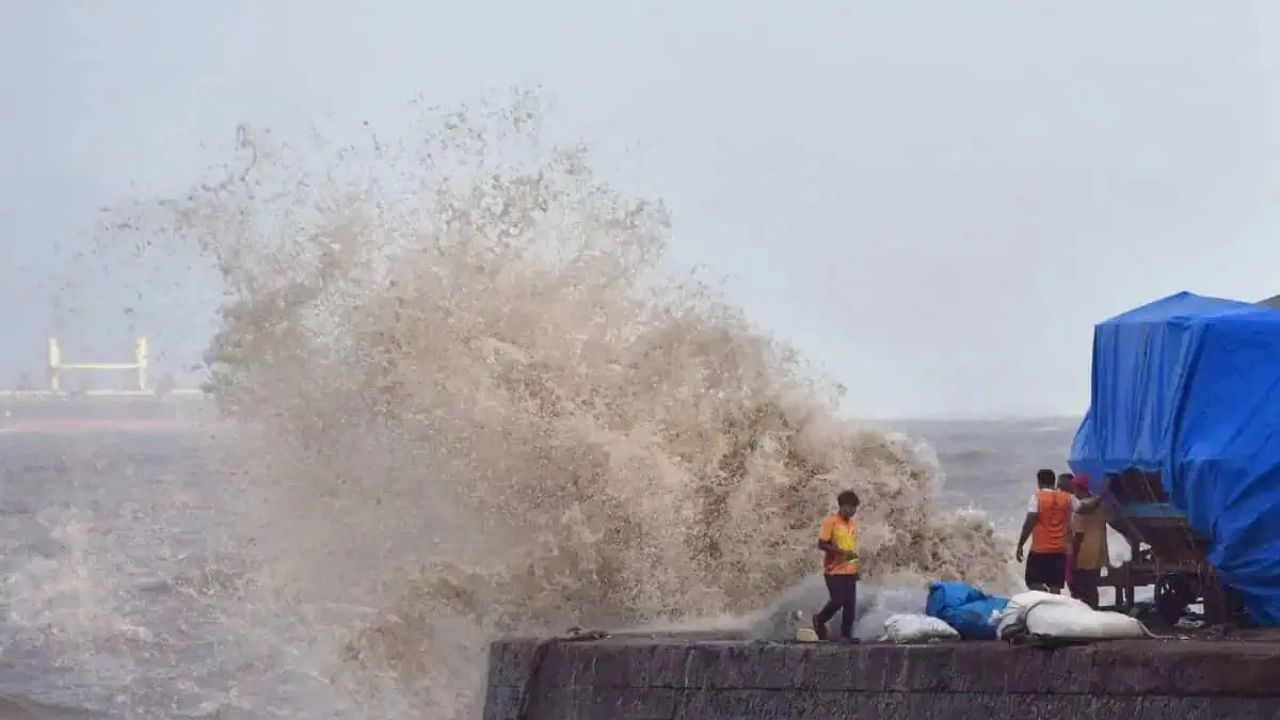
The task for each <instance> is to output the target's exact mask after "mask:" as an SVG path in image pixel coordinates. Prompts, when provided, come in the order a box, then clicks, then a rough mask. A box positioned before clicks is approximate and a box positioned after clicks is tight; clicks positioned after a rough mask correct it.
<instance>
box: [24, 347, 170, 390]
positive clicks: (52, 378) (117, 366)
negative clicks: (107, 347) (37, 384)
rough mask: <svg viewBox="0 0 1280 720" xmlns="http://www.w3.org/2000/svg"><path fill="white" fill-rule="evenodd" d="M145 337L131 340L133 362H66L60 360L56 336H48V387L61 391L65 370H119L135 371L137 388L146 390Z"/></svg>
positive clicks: (60, 355) (60, 350)
mask: <svg viewBox="0 0 1280 720" xmlns="http://www.w3.org/2000/svg"><path fill="white" fill-rule="evenodd" d="M147 358H148V353H147V339H146V338H144V337H140V338H138V339H137V340H134V341H133V362H128V363H107V362H81V363H66V362H63V361H62V348H61V347H59V346H58V338H56V337H51V338H49V365H48V372H49V389H50V390H51V391H53V392H55V393H56V392H61V391H62V373H63V371H65V370H92V371H100V370H120V371H125V372H133V373H137V384H138V387H137V389H138V390H139V391H141V392H146V391H147Z"/></svg>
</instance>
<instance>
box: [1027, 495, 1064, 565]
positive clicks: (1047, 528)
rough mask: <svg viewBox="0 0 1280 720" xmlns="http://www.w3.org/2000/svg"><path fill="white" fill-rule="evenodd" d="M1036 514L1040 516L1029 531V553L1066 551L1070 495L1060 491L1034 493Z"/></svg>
mask: <svg viewBox="0 0 1280 720" xmlns="http://www.w3.org/2000/svg"><path fill="white" fill-rule="evenodd" d="M1036 513H1037V514H1038V515H1039V516H1040V518H1039V520H1038V521H1036V526H1035V528H1034V529H1033V530H1032V531H1031V552H1038V553H1059V552H1066V551H1067V528H1069V527H1070V526H1071V495H1070V494H1069V493H1065V492H1062V491H1061V490H1041V491H1039V492H1037V493H1036Z"/></svg>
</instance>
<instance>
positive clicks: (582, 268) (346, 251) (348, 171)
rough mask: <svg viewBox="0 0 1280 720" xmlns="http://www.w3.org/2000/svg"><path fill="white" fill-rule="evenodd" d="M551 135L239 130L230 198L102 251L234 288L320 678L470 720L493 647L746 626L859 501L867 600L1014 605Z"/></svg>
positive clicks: (920, 491) (287, 570) (384, 703)
mask: <svg viewBox="0 0 1280 720" xmlns="http://www.w3.org/2000/svg"><path fill="white" fill-rule="evenodd" d="M540 118H541V109H540V107H539V105H538V103H537V100H536V98H534V97H531V96H521V97H520V98H518V99H517V100H516V101H515V102H513V103H511V104H509V105H503V106H500V107H497V108H496V109H484V110H481V111H479V112H473V113H446V114H441V115H432V116H430V117H429V118H428V119H427V120H425V121H424V128H423V131H422V134H421V135H420V136H418V137H412V138H405V139H403V140H400V141H397V142H389V141H388V140H387V139H386V138H376V137H375V136H373V135H371V136H370V137H369V138H368V139H367V142H358V143H354V144H351V145H347V146H343V147H340V148H338V149H337V151H336V152H333V153H332V154H331V155H328V156H324V158H322V156H321V155H319V154H318V153H317V152H308V153H300V152H298V151H297V150H294V149H291V148H289V147H288V146H286V145H282V144H278V143H272V142H270V141H269V138H266V137H264V136H262V135H260V134H254V133H252V132H250V131H242V132H241V134H240V135H239V156H238V158H237V160H236V163H233V164H232V167H233V170H232V171H231V172H228V173H227V175H226V177H225V179H221V180H217V181H214V182H210V183H206V184H203V185H201V186H199V187H197V188H195V189H194V190H193V191H192V192H191V193H190V195H188V196H187V197H184V198H182V199H179V200H175V201H167V202H165V203H161V204H158V205H149V206H139V207H137V208H133V209H131V210H130V211H129V213H127V215H128V217H127V218H126V219H125V222H121V223H118V224H116V225H115V226H114V228H115V230H114V231H115V232H144V233H149V234H152V235H156V236H163V237H166V238H169V239H170V240H171V241H172V240H180V241H187V242H194V243H195V244H196V246H198V247H199V248H200V250H201V252H202V253H204V255H205V256H206V257H208V258H209V259H210V260H211V261H212V263H213V266H214V267H216V269H217V271H218V272H219V274H220V275H221V278H222V283H223V285H224V287H225V289H226V296H225V302H224V305H223V307H222V310H221V316H222V325H221V328H220V330H219V332H218V334H217V336H216V338H215V339H214V340H213V342H212V344H211V347H210V349H209V353H208V364H209V368H210V378H211V379H210V389H211V390H212V392H213V393H214V395H215V396H216V398H217V400H218V402H219V404H220V406H221V408H222V410H223V411H224V413H225V414H226V415H228V416H229V417H230V418H232V419H234V420H235V421H236V424H237V427H238V428H239V432H240V433H241V437H240V439H239V441H238V442H240V443H241V449H240V456H241V461H242V462H243V464H244V468H245V472H244V476H243V478H244V486H243V487H242V488H238V489H236V490H235V492H239V493H241V495H242V503H241V504H242V506H243V507H242V510H243V515H244V518H245V533H246V537H251V543H250V542H249V541H248V540H246V544H245V546H244V548H243V550H244V552H245V553H246V554H252V555H253V557H254V558H255V561H256V562H258V563H259V565H258V567H259V575H260V578H259V580H260V582H259V583H257V584H258V585H259V586H261V587H263V588H267V589H269V590H270V591H271V593H272V597H273V606H274V607H275V608H277V609H278V611H279V612H281V613H284V614H291V615H293V616H294V617H295V618H298V619H300V622H299V625H300V626H301V630H302V633H303V634H304V635H309V636H310V638H311V639H312V640H313V641H314V642H313V643H312V645H311V652H312V653H318V654H320V655H323V656H325V657H312V658H311V659H310V660H309V662H312V663H314V665H315V666H316V667H321V666H324V665H325V663H326V662H330V661H331V662H332V663H333V664H332V665H331V666H330V667H329V671H330V672H332V677H333V678H334V681H335V682H340V683H342V684H343V685H344V686H346V687H347V688H348V689H349V690H350V692H351V693H352V694H353V697H356V698H357V699H358V700H359V701H360V702H361V703H364V704H365V706H366V707H367V708H368V709H369V714H370V715H371V716H372V715H376V714H377V713H378V712H386V711H387V709H388V708H390V707H392V705H391V704H388V703H391V702H393V700H392V698H391V697H390V696H392V695H394V696H396V697H395V699H394V702H396V703H403V706H404V707H412V708H413V709H414V710H415V711H416V712H417V713H418V714H420V715H421V716H422V717H427V718H454V717H469V716H472V715H474V713H475V711H476V707H477V706H476V702H477V698H478V694H477V692H478V689H479V688H480V683H481V674H482V672H483V657H484V655H483V652H484V643H485V642H486V641H487V640H488V639H489V638H491V637H493V636H494V635H497V634H501V633H510V632H526V633H527V632H551V631H559V630H563V629H564V628H566V627H568V626H570V625H584V626H592V627H603V628H611V627H621V626H639V625H644V624H653V623H664V624H671V623H693V624H696V623H697V621H698V619H699V618H715V617H725V616H728V617H743V616H749V615H750V614H751V613H752V612H753V611H756V610H758V609H759V608H760V607H762V606H763V605H765V604H767V603H769V602H771V601H772V599H773V598H775V597H777V596H778V595H779V593H783V592H784V591H786V590H787V589H788V588H792V587H795V586H796V584H797V583H800V582H802V581H804V580H805V578H806V577H809V576H811V575H812V574H813V573H814V572H815V570H816V568H817V565H818V562H817V561H818V558H817V552H816V549H815V542H816V540H815V532H816V525H817V522H818V521H819V520H820V518H821V517H822V515H823V514H825V513H826V512H829V510H830V508H831V506H832V502H833V501H832V498H833V497H834V494H835V492H837V491H838V490H840V489H844V488H846V487H851V488H854V489H855V490H857V491H858V492H859V494H860V495H861V496H862V500H863V505H862V509H861V511H860V515H859V517H860V520H861V523H862V527H863V528H864V536H863V549H862V554H863V557H864V562H865V567H866V575H867V582H868V583H873V584H874V582H875V578H876V577H878V576H886V575H894V576H895V577H902V576H903V575H904V574H907V575H909V576H910V577H914V578H920V579H921V582H923V579H924V578H933V577H937V578H960V579H965V580H970V581H974V582H979V583H986V584H990V583H1000V582H1003V580H1004V571H1005V566H1006V557H1007V548H1005V547H1004V546H1003V545H1002V544H1001V543H1000V542H999V541H998V540H997V539H996V537H995V535H994V533H993V531H992V529H991V527H990V525H989V524H988V523H987V522H986V521H985V519H983V518H982V517H978V516H974V515H957V516H941V515H939V514H937V513H936V511H935V509H934V507H933V502H932V498H933V494H934V492H935V490H936V487H935V484H936V481H937V477H938V468H937V465H936V460H934V459H933V457H932V455H931V454H930V453H929V452H927V451H925V450H922V448H920V447H917V446H916V445H914V444H912V443H911V442H909V441H907V440H906V439H905V438H901V437H894V436H889V435H886V434H884V433H882V432H880V431H878V430H875V429H873V428H869V427H864V426H861V425H859V424H856V423H853V422H851V421H849V420H846V419H844V418H842V417H841V416H840V415H839V413H838V412H837V405H838V402H839V396H838V393H837V392H835V391H834V390H833V389H831V388H828V387H826V386H825V385H824V384H822V383H820V382H817V381H815V380H812V379H811V378H810V377H809V375H808V373H807V371H806V368H805V366H804V365H803V363H802V362H801V361H799V360H798V359H797V358H796V357H795V356H794V354H793V353H792V352H791V351H790V350H788V349H787V348H786V347H784V346H782V345H780V344H779V343H778V342H776V341H774V340H772V339H771V338H769V337H768V336H767V335H765V334H763V333H761V332H759V331H758V330H756V329H755V328H753V327H752V326H751V325H750V323H749V322H748V321H747V320H746V318H744V317H743V315H742V314H741V313H740V312H739V311H738V310H737V309H736V308H734V307H733V306H731V305H730V304H728V303H726V302H725V301H724V300H723V299H722V298H721V297H720V296H719V295H718V293H716V292H714V291H713V290H712V289H709V288H708V287H706V286H704V285H702V284H699V283H697V282H694V281H684V282H669V281H667V280H665V279H664V278H663V277H662V276H661V275H660V273H659V272H658V261H659V259H660V258H661V257H662V253H663V249H664V247H665V245H666V243H667V240H668V236H669V232H670V228H669V216H668V213H667V211H666V210H665V208H664V207H663V205H662V204H661V203H659V202H655V201H651V200H647V199H637V198H630V197H627V196H625V195H623V194H622V193H620V192H618V191H616V190H614V189H613V188H611V187H610V186H609V184H608V183H606V182H605V181H604V180H602V179H601V178H600V177H598V176H597V175H596V173H594V172H593V170H592V166H591V163H590V154H589V153H588V152H587V150H586V149H585V148H584V147H582V146H580V145H569V146H564V145H556V144H553V143H548V142H546V141H545V140H544V139H543V138H542V137H541V135H540V129H541V122H540ZM855 404H856V402H855Z"/></svg>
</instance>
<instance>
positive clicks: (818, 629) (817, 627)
mask: <svg viewBox="0 0 1280 720" xmlns="http://www.w3.org/2000/svg"><path fill="white" fill-rule="evenodd" d="M813 633H814V634H815V635H817V636H818V639H819V640H826V639H827V624H826V623H823V622H818V618H817V617H814V618H813Z"/></svg>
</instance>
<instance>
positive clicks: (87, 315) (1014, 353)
mask: <svg viewBox="0 0 1280 720" xmlns="http://www.w3.org/2000/svg"><path fill="white" fill-rule="evenodd" d="M9 16H10V17H9V18H8V22H7V23H5V25H4V27H2V28H0V61H3V62H0V85H2V86H3V88H4V90H5V92H6V95H7V98H8V100H9V104H8V106H9V112H7V113H6V114H5V117H4V118H3V119H0V128H2V129H3V133H0V153H3V155H4V157H6V158H7V159H8V162H6V163H5V164H4V165H3V166H2V167H0V237H2V238H3V240H2V241H0V263H2V264H3V267H4V271H3V273H2V274H0V308H4V309H5V310H6V311H7V313H6V315H7V317H8V318H9V322H8V323H6V330H7V338H6V339H7V341H6V343H4V345H3V347H2V348H0V387H4V386H8V385H10V384H11V382H12V380H13V379H15V378H16V377H17V375H18V374H19V373H21V372H28V373H33V374H34V375H33V377H35V378H37V379H38V378H40V377H41V376H40V375H38V373H39V372H40V370H41V368H42V364H43V353H44V340H43V338H44V336H45V335H47V334H58V335H59V336H61V337H62V338H64V344H65V345H66V347H67V352H68V354H69V355H71V354H82V353H85V352H88V351H89V350H90V349H92V351H93V352H94V353H95V354H99V355H102V356H103V357H101V358H91V359H103V360H107V359H114V358H116V357H120V358H127V357H128V354H129V352H130V346H129V340H128V338H129V337H130V336H132V335H135V334H147V335H149V336H152V337H153V338H154V340H153V352H154V353H155V354H156V360H157V362H158V363H160V364H167V365H168V366H169V367H170V368H172V369H173V370H178V369H180V366H189V365H192V364H194V363H197V362H198V361H199V358H200V353H201V351H202V349H203V347H204V345H205V342H206V339H207V337H208V335H209V333H210V332H211V331H212V330H213V329H214V328H215V327H216V318H215V317H213V316H212V315H211V313H210V312H209V310H210V308H211V307H212V303H213V299H214V297H215V293H216V288H213V287H210V286H208V285H206V284H203V281H200V282H197V281H193V280H192V278H198V277H199V274H198V273H197V272H196V271H194V270H191V269H189V267H188V265H189V264H183V263H181V262H177V261H174V262H173V263H172V264H171V266H165V267H160V268H154V267H153V268H150V269H149V270H148V272H152V273H158V274H159V275H160V276H163V277H165V278H166V279H168V278H171V279H172V282H166V283H165V284H164V286H163V287H150V288H148V290H147V291H146V292H145V293H138V292H135V291H134V288H132V287H131V283H132V284H136V283H137V278H138V277H141V276H142V274H141V271H135V270H131V269H129V268H128V267H126V266H125V264H124V263H123V262H121V263H119V264H115V265H112V266H110V267H101V266H100V262H101V261H100V260H97V259H95V257H96V256H94V255H92V254H91V253H90V250H91V248H92V243H93V242H94V241H95V239H96V238H95V232H94V227H95V223H96V222H97V221H98V220H99V218H100V217H101V209H102V208H109V207H113V206H117V205H120V204H122V203H129V202H132V201H136V200H145V199H148V198H154V197H160V196H164V195H167V194H174V193H180V192H182V191H183V189H185V188H187V187H189V186H190V185H191V184H193V183H194V182H197V181H199V180H200V179H202V178H203V177H205V173H206V170H207V168H208V167H210V166H211V165H215V164H217V163H219V162H222V161H226V160H227V159H228V158H229V156H230V153H231V149H232V145H233V139H234V133H235V128H236V126H237V125H239V124H241V123H248V124H251V125H253V126H255V127H259V128H270V129H272V130H273V132H274V133H275V134H276V136H277V137H282V138H286V139H297V141H298V142H305V139H306V138H307V137H309V136H310V135H311V134H320V135H323V136H327V137H330V138H335V139H337V140H339V141H340V140H341V138H343V137H346V136H347V134H348V133H351V132H356V131H358V130H359V129H361V128H362V127H364V123H366V122H367V123H369V127H371V128H373V129H374V130H375V131H376V132H378V133H379V134H381V135H382V136H385V137H395V136H399V135H401V134H402V133H403V132H404V131H405V130H406V128H407V127H408V125H407V123H406V119H407V118H408V114H409V108H410V107H411V105H412V103H414V102H418V103H421V104H422V105H429V106H442V107H455V106H459V105H462V104H467V103H475V102H477V101H479V99H481V98H483V97H485V96H486V95H493V94H500V93H502V92H505V91H506V89H507V88H511V87H524V88H535V89H537V90H538V91H539V92H540V93H541V94H542V95H543V96H544V97H545V98H546V99H547V101H548V102H549V104H550V106H551V110H550V114H549V118H548V121H549V124H550V125H551V126H552V127H551V130H552V132H553V133H554V134H555V135H556V136H557V137H563V138H569V139H578V140H581V141H582V142H585V143H587V144H588V145H590V146H591V148H592V149H593V152H594V153H595V154H596V157H597V158H598V160H599V164H600V165H601V167H602V171H603V172H604V173H605V175H606V176H608V177H610V178H611V179H612V180H613V181H614V182H615V184H617V185H618V186H620V187H622V188H624V189H625V190H626V191H628V192H633V193H636V194H640V195H644V196H649V197H655V198H661V199H663V200H664V202H665V203H666V204H667V206H668V207H669V208H670V210H671V213H672V218H673V223H674V235H673V243H672V247H671V255H670V258H669V260H668V263H669V265H670V266H671V267H674V268H680V267H685V266H690V265H701V266H705V267H706V268H707V273H708V275H710V276H712V277H724V278H726V289H727V292H728V294H729V296H730V297H731V298H732V299H733V300H734V301H736V302H738V303H740V304H741V305H742V306H743V307H744V309H745V311H746V313H747V315H748V316H749V317H750V318H752V319H753V320H754V321H755V322H756V323H758V324H759V326H760V327H761V328H762V329H763V330H765V331H767V332H769V333H771V334H773V335H775V336H777V337H779V338H780V339H782V340H784V341H787V342H790V343H792V344H794V345H795V346H796V347H797V348H798V349H799V350H800V351H801V352H802V354H803V355H804V356H805V357H806V358H808V359H810V360H811V361H812V363H813V364H814V365H815V366H816V367H817V368H818V369H819V370H820V371H821V372H823V373H824V374H825V375H826V376H827V377H829V378H830V379H832V380H833V381H838V382H840V383H842V384H843V385H845V386H846V387H847V388H848V395H847V404H846V411H847V413H848V414H850V415H853V416H856V417H868V416H874V417H896V418H903V417H915V418H922V417H952V418H954V417H961V416H965V417H991V416H1004V417H1010V416H1021V417H1041V416H1063V415H1068V416H1069V415H1073V414H1079V413H1080V412H1082V411H1083V410H1084V406H1085V405H1086V404H1087V402H1088V374H1089V372H1088V366H1089V347H1090V335H1091V330H1092V326H1093V324H1094V323H1096V322H1098V321H1100V320H1102V319H1104V318H1106V317H1109V316H1112V315H1114V314H1116V313H1119V312H1122V311H1124V310H1126V309H1128V308H1130V307H1133V306H1136V305H1138V304H1141V303H1143V302H1147V301H1150V300H1154V299H1156V298H1159V297H1162V296H1165V295H1168V294H1170V293H1173V292H1177V291H1180V290H1190V291H1193V292H1198V293H1202V294H1209V295H1217V296H1222V297H1232V298H1236V299H1241V300H1248V301H1252V300H1258V299H1262V298H1265V297H1269V296H1270V295H1273V294H1275V293H1276V292H1280V282H1277V281H1276V280H1275V279H1274V277H1273V275H1272V272H1271V268H1273V267H1274V266H1275V265H1276V264H1277V262H1278V261H1280V244H1277V243H1276V242H1275V240H1274V238H1275V236H1276V235H1277V232H1278V231H1280V202H1278V201H1280V170H1278V169H1277V168H1280V163H1278V162H1277V161H1280V137H1278V131H1277V129H1276V128H1277V127H1278V124H1277V123H1276V112H1277V107H1280V106H1278V105H1277V98H1278V97H1280V93H1278V92H1277V90H1278V89H1280V87H1278V83H1280V67H1278V65H1280V60H1278V58H1280V8H1278V7H1276V6H1274V5H1273V4H1268V3H1263V2H1240V3H1231V4H1213V5H1194V6H1186V7H1176V8H1175V7H1171V6H1169V5H1168V4H1167V3H1158V2H1155V0H1141V1H1140V2H1134V3H1128V4H1125V5H1115V4H1111V3H1102V2H1085V3H1074V4H1071V5H1070V6H1063V5H1057V4H1048V3H1009V2H1000V1H996V0H984V1H983V2H975V3H966V4H965V5H963V6H957V5H954V4H949V3H943V2H941V1H940V0H910V1H908V2H902V3H893V4H850V3H843V2H834V1H823V2H814V3H807V4H805V5H803V6H787V7H785V8H783V7H782V6H772V5H752V6H744V5H742V4H741V3H730V2H727V1H718V0H717V1H716V2H707V3H699V4H696V5H669V4H664V3H633V4H628V5H626V6H604V5H600V4H597V3H590V2H586V1H585V0H551V1H549V2H544V3H538V4H536V5H510V4H502V3H495V2H476V3H469V4H464V5H450V4H443V3H432V2H409V1H408V0H385V1H383V2H375V3H370V4H367V5H365V6H362V7H361V8H360V9H359V10H358V11H353V10H352V9H351V6H350V5H349V4H346V3H338V2H307V3H303V2H300V1H291V2H280V3H273V4H270V5H266V4H260V3H254V2H249V1H248V0H236V1H232V2H226V3H218V4H215V5H204V6H178V5H173V4H167V3H161V2H153V1H142V0H136V1H133V2H122V3H116V4H113V5H103V6H91V5H84V4H81V3H75V2H70V1H69V0H65V1H63V0H50V1H48V2H40V3H34V2H32V3H16V4H15V7H14V8H12V9H11V10H10V13H9ZM121 255H122V256H125V257H127V256H128V253H122V254H121Z"/></svg>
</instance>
